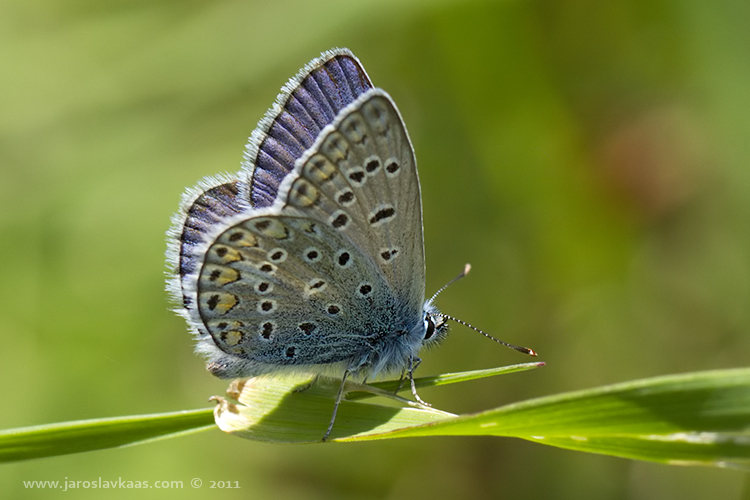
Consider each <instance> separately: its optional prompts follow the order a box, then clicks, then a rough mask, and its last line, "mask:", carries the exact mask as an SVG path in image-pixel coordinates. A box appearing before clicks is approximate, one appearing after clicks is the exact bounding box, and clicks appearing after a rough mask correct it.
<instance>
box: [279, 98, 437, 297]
mask: <svg viewBox="0 0 750 500" xmlns="http://www.w3.org/2000/svg"><path fill="white" fill-rule="evenodd" d="M316 144H317V145H318V147H315V148H312V149H311V150H309V151H308V152H307V153H306V154H305V156H303V157H302V159H301V160H300V161H301V162H302V168H301V169H299V168H298V169H296V171H295V174H292V179H293V182H292V184H291V187H290V189H289V190H288V191H287V192H284V193H282V194H281V198H282V199H283V200H284V201H285V202H286V203H285V206H284V209H283V211H284V212H285V213H290V214H301V215H305V216H308V217H311V218H315V219H316V220H318V221H322V222H325V223H327V224H328V226H329V227H331V228H333V229H335V230H336V231H337V232H339V233H341V234H342V235H343V236H344V237H345V238H346V239H347V240H349V241H351V243H352V244H353V245H354V246H355V247H356V248H358V249H359V250H360V252H361V253H362V256H363V258H364V259H367V260H368V261H370V262H371V263H372V265H373V266H374V267H375V268H377V269H378V270H379V271H380V272H381V273H382V275H383V277H384V279H385V280H386V282H387V283H388V284H389V286H390V288H391V291H392V293H393V294H394V295H396V296H397V297H398V299H399V300H401V301H402V302H405V303H408V304H409V306H410V307H411V308H412V309H413V310H415V311H421V310H422V301H423V300H424V250H423V241H422V210H421V202H420V195H419V181H418V179H417V170H416V162H415V159H414V154H413V152H412V148H411V144H410V142H409V138H408V135H407V133H406V129H405V127H404V124H403V122H402V120H401V117H400V115H399V113H398V111H397V109H396V107H395V105H394V104H393V102H392V101H391V99H390V98H389V97H388V96H387V94H385V92H383V91H382V90H379V89H374V90H371V91H369V92H367V93H366V94H365V95H363V96H362V97H361V98H360V99H358V100H357V101H356V102H355V103H354V104H353V105H351V106H350V107H349V108H347V109H346V110H345V111H344V112H342V114H341V115H340V116H339V117H338V118H337V120H336V121H335V122H334V127H332V128H331V129H330V130H328V131H325V132H323V134H321V138H320V140H319V141H318V142H317V143H316ZM295 176H297V177H296V178H295Z"/></svg>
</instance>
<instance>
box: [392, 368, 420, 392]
mask: <svg viewBox="0 0 750 500" xmlns="http://www.w3.org/2000/svg"><path fill="white" fill-rule="evenodd" d="M415 368H416V367H415ZM404 382H406V370H402V371H401V376H400V377H399V378H398V387H397V388H396V390H395V391H393V394H398V393H399V392H401V389H403V387H404Z"/></svg>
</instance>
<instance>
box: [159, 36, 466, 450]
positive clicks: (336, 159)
mask: <svg viewBox="0 0 750 500" xmlns="http://www.w3.org/2000/svg"><path fill="white" fill-rule="evenodd" d="M168 234H169V249H168V263H169V266H170V268H171V269H172V273H171V277H170V279H169V282H168V290H169V291H170V293H171V295H172V297H173V298H174V300H175V301H176V302H177V303H179V304H180V307H178V308H177V312H178V313H179V314H180V315H181V316H183V317H184V318H185V319H186V320H187V323H188V326H189V328H190V330H191V332H192V333H193V335H194V337H195V340H196V344H197V347H196V350H197V352H199V353H200V354H201V355H202V356H203V357H204V358H205V359H206V363H207V368H208V370H209V371H210V372H211V373H212V374H214V375H216V376H218V377H221V378H240V377H251V376H258V375H264V374H269V373H274V372H284V371H287V372H288V371H300V372H309V373H316V374H322V373H325V374H331V373H333V374H335V375H336V376H341V377H342V384H341V388H340V390H339V394H338V396H337V399H336V404H335V407H334V413H333V417H332V419H331V423H330V425H329V427H328V430H327V432H326V434H325V436H324V440H325V439H326V438H327V437H328V436H329V434H330V432H331V429H332V428H333V424H334V421H335V416H336V410H337V408H338V405H339V402H340V401H341V397H342V393H343V387H344V382H345V381H346V379H347V377H349V376H358V377H361V378H363V379H365V378H373V377H375V376H377V375H378V374H380V373H385V372H401V373H402V374H403V373H405V372H408V373H409V376H410V379H411V380H412V388H413V385H414V384H413V376H412V373H413V371H414V369H415V368H416V366H417V365H418V364H419V362H420V359H419V357H418V353H419V351H420V350H421V349H422V348H423V347H429V346H432V345H436V344H437V343H439V342H440V341H441V340H442V339H443V338H444V337H445V336H446V334H447V329H448V325H447V319H449V318H450V317H448V316H446V315H443V314H441V313H440V312H439V311H438V310H437V308H436V307H435V306H434V304H433V299H434V296H433V299H429V300H425V259H424V241H423V229H422V204H421V196H420V187H419V178H418V176H417V164H416V160H415V157H414V149H413V148H412V144H411V141H410V139H409V135H408V133H407V131H406V127H405V125H404V122H403V119H402V118H401V114H400V113H399V111H398V108H397V107H396V104H395V103H394V102H393V100H392V99H391V97H390V96H389V95H388V94H387V93H386V92H384V91H383V90H381V89H379V88H375V87H374V86H373V84H372V82H371V80H370V78H369V76H368V75H367V73H366V72H365V70H364V67H363V66H362V64H361V63H360V62H359V60H358V59H357V58H356V57H355V56H354V55H353V54H352V53H351V52H350V51H349V50H347V49H333V50H330V51H328V52H324V53H323V54H322V55H321V56H320V57H318V58H316V59H314V60H312V61H311V62H310V63H308V64H307V65H306V66H305V67H304V68H303V69H302V70H301V71H300V72H299V73H298V74H297V76H295V77H294V78H292V79H291V80H290V81H289V82H288V83H287V84H286V85H285V86H284V87H283V88H282V90H281V93H280V94H279V95H278V97H277V99H276V102H275V103H274V105H273V107H272V108H271V109H270V110H269V111H268V112H267V113H266V115H265V116H264V118H263V119H262V120H261V121H260V123H259V124H258V127H257V128H256V129H255V131H254V132H253V133H252V135H251V137H250V139H249V143H248V145H247V148H246V152H245V158H244V162H243V165H242V169H241V170H240V171H239V172H237V173H236V174H232V175H221V176H213V177H208V178H205V179H203V180H202V181H200V183H199V184H198V186H197V187H195V188H193V189H190V190H188V191H187V193H186V194H185V195H184V196H183V200H182V205H181V209H180V211H179V212H178V213H177V214H175V216H174V218H173V225H172V228H171V229H170V231H169V233H168ZM450 319H453V318H450ZM342 374H343V375H342ZM413 393H414V396H415V397H416V398H417V400H418V401H421V400H420V399H419V397H418V396H417V395H416V390H413Z"/></svg>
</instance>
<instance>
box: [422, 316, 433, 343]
mask: <svg viewBox="0 0 750 500" xmlns="http://www.w3.org/2000/svg"><path fill="white" fill-rule="evenodd" d="M424 326H425V330H426V331H425V333H424V340H427V339H429V338H430V337H432V336H433V335H434V334H435V322H433V321H432V317H431V316H427V317H426V318H425V319H424Z"/></svg>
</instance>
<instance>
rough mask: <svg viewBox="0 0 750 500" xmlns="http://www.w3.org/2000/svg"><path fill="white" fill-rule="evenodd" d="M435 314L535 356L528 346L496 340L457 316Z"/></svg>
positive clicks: (534, 352)
mask: <svg viewBox="0 0 750 500" xmlns="http://www.w3.org/2000/svg"><path fill="white" fill-rule="evenodd" d="M459 277H460V276H459ZM454 281H455V280H454ZM435 316H439V317H441V318H445V319H449V320H451V321H455V322H456V323H460V324H462V325H464V326H466V327H469V328H471V329H472V330H474V331H475V332H479V333H481V334H482V335H484V336H485V337H487V338H488V339H490V340H494V341H495V342H497V343H498V344H503V345H504V346H505V347H510V348H511V349H514V350H516V351H518V352H522V353H524V354H528V355H529V356H536V351H534V350H532V349H529V348H528V347H521V346H518V345H513V344H509V343H507V342H503V341H502V340H498V339H496V338H495V337H493V336H492V335H489V334H487V333H484V332H483V331H482V330H480V329H479V328H477V327H475V326H472V325H470V324H469V323H467V322H466V321H461V320H460V319H458V318H454V317H453V316H448V315H447V314H443V313H438V314H435Z"/></svg>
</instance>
